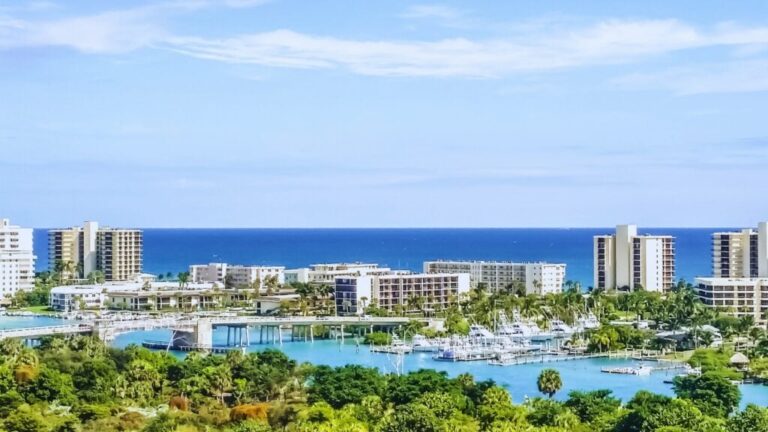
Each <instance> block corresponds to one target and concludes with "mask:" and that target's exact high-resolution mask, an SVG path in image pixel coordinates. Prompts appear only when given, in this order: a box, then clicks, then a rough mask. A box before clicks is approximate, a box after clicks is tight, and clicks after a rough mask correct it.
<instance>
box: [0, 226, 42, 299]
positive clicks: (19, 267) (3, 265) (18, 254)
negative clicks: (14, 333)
mask: <svg viewBox="0 0 768 432" xmlns="http://www.w3.org/2000/svg"><path fill="white" fill-rule="evenodd" d="M32 245H33V233H32V228H22V227H19V226H16V225H11V221H10V220H9V219H0V298H9V297H13V296H14V295H15V294H16V293H17V292H18V291H29V290H31V289H33V288H34V287H35V259H36V257H35V254H34V251H33V248H32Z"/></svg>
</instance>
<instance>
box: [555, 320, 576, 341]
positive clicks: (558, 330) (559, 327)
mask: <svg viewBox="0 0 768 432" xmlns="http://www.w3.org/2000/svg"><path fill="white" fill-rule="evenodd" d="M550 328H551V331H552V334H553V335H554V336H555V337H560V338H563V337H570V336H571V335H572V334H573V333H574V331H573V328H572V327H571V326H569V325H568V324H566V323H564V322H563V321H561V320H559V319H554V320H552V322H551V323H550Z"/></svg>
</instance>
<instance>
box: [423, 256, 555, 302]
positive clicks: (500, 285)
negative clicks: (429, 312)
mask: <svg viewBox="0 0 768 432" xmlns="http://www.w3.org/2000/svg"><path fill="white" fill-rule="evenodd" d="M424 273H469V275H470V282H471V284H472V287H477V285H478V284H480V283H482V284H485V285H486V286H487V287H488V289H489V290H491V291H493V292H495V291H499V290H504V289H505V288H506V287H508V286H509V285H511V284H513V283H515V282H522V283H523V284H525V293H526V294H540V295H541V294H550V293H559V292H562V290H563V284H564V283H565V264H550V263H544V262H532V263H515V262H508V261H427V262H425V263H424Z"/></svg>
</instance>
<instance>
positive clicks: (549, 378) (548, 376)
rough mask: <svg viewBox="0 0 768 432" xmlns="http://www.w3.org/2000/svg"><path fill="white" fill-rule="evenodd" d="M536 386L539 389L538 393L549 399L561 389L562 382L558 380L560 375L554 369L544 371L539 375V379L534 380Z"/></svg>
mask: <svg viewBox="0 0 768 432" xmlns="http://www.w3.org/2000/svg"><path fill="white" fill-rule="evenodd" d="M536 385H537V386H538V387H539V391H540V392H542V393H544V394H545V395H547V396H548V397H549V398H550V399H551V398H552V396H554V395H555V393H557V392H558V391H559V390H560V389H561V388H562V387H563V380H562V379H561V378H560V373H559V372H558V371H556V370H554V369H544V370H543V371H541V373H540V374H539V379H538V380H536Z"/></svg>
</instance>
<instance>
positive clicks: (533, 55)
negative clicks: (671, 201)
mask: <svg viewBox="0 0 768 432" xmlns="http://www.w3.org/2000/svg"><path fill="white" fill-rule="evenodd" d="M264 2H265V0H176V1H172V2H167V3H160V4H157V5H153V6H146V7H141V8H135V9H130V10H123V11H111V12H104V13H101V14H97V15H90V16H82V17H73V18H65V19H58V20H35V21H28V20H19V19H13V18H5V19H3V17H2V16H0V49H2V48H14V47H29V46H60V47H68V48H71V49H74V50H77V51H80V52H84V53H99V54H104V53H122V52H127V51H132V50H136V49H141V48H145V47H155V48H163V49H168V50H171V51H174V52H177V53H180V54H184V55H188V56H192V57H196V58H200V59H206V60H213V61H221V62H228V63H237V64H254V65H261V66H270V67H282V68H304V69H342V70H348V71H351V72H353V73H357V74H363V75H376V76H431V77H455V76H458V77H501V76H506V75H510V74H514V73H518V72H533V71H548V70H558V69H564V68H573V67H583V66H592V65H603V64H617V63H627V62H635V61H640V60H643V59H646V58H648V57H652V56H658V55H663V54H667V53H672V52H675V51H681V50H688V49H697V48H708V47H730V48H731V49H732V51H733V52H742V55H743V52H744V51H748V52H758V53H759V52H760V49H762V48H764V47H766V46H768V27H742V26H738V25H736V24H734V23H722V24H720V25H717V26H715V27H713V28H710V29H702V28H697V27H694V26H692V25H689V24H686V23H684V22H681V21H679V20H674V19H668V20H606V21H602V22H598V23H595V24H592V25H583V24H582V25H580V26H574V25H570V26H561V27H560V28H561V30H559V31H554V30H553V31H551V32H533V33H525V32H523V33H520V32H518V33H513V34H512V35H507V36H506V37H503V38H490V39H472V38H468V37H455V38H445V39H439V40H389V39H369V40H360V39H348V38H339V37H332V36H324V35H313V34H306V33H301V32H297V31H293V30H290V29H281V30H274V31H267V32H260V33H252V34H241V35H235V36H231V37H222V38H206V37H200V36H195V35H191V36H179V35H171V34H169V33H168V32H167V31H166V30H165V28H164V25H163V20H164V19H165V18H167V16H168V15H169V14H171V13H179V12H185V11H194V10H199V9H203V8H208V7H221V6H224V7H246V6H256V5H259V4H263V3H264ZM409 11H410V14H411V16H414V17H415V16H439V17H444V18H447V17H456V16H457V14H459V13H460V12H459V11H456V10H454V9H451V8H447V7H445V6H440V5H421V6H413V7H411V9H410V10H409ZM562 28H567V29H568V30H563V29H562ZM457 33H460V32H457ZM758 78H759V77H758ZM702 86H704V85H703V84H702ZM690 91H695V89H694V90H690Z"/></svg>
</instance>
